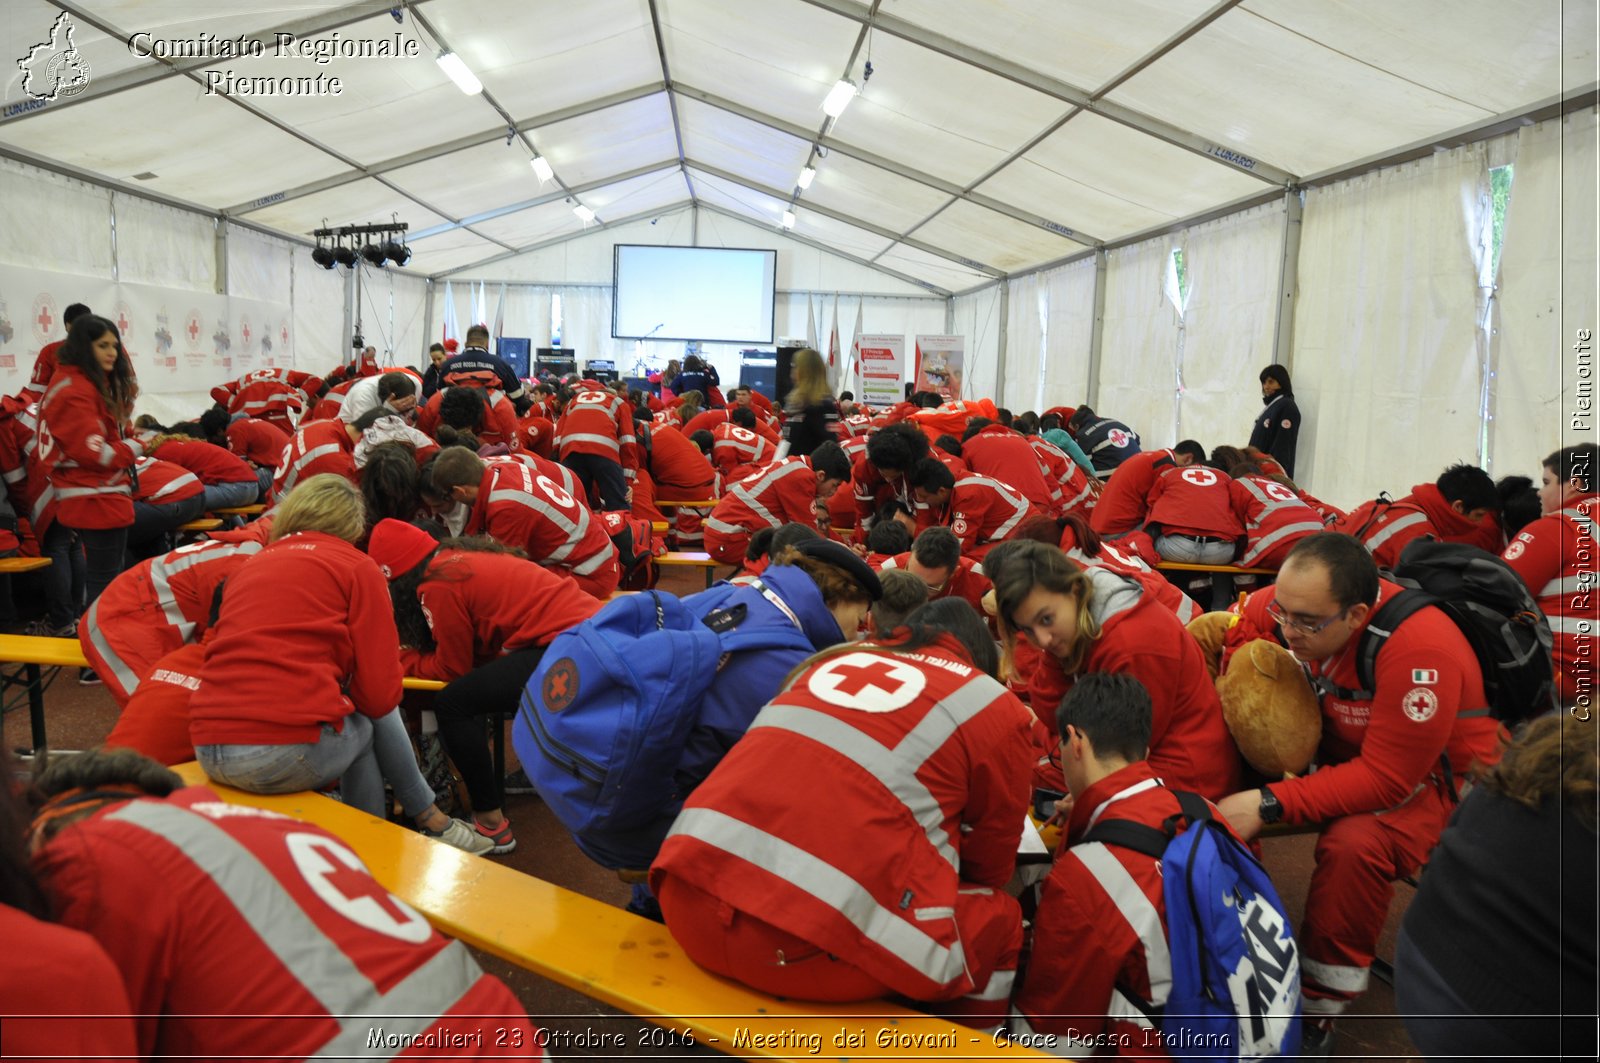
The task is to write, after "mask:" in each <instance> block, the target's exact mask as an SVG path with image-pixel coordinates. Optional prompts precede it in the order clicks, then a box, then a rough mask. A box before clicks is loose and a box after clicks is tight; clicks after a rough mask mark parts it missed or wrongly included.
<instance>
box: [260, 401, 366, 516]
mask: <svg viewBox="0 0 1600 1063" xmlns="http://www.w3.org/2000/svg"><path fill="white" fill-rule="evenodd" d="M355 451H356V444H355V440H353V439H351V438H350V433H349V431H348V430H347V429H346V427H345V423H344V422H343V421H312V422H311V423H310V424H308V425H306V426H305V427H304V428H302V429H300V430H299V431H298V432H296V433H295V434H294V438H293V439H292V440H290V442H289V447H288V449H287V450H285V451H284V452H283V459H282V464H280V465H279V466H278V474H277V475H276V476H274V477H273V478H272V491H271V492H270V493H269V494H268V498H269V499H270V500H271V502H272V504H273V505H277V504H278V503H279V502H282V501H283V499H284V496H285V495H287V494H288V493H289V492H290V491H293V490H294V488H295V485H296V484H298V483H300V482H301V481H303V480H309V479H310V478H311V477H313V476H318V475H321V474H322V473H325V472H331V473H333V474H335V475H337V476H343V477H344V478H345V479H347V480H349V481H350V482H351V483H354V484H358V483H360V482H361V474H360V473H359V472H357V471H356V459H355Z"/></svg>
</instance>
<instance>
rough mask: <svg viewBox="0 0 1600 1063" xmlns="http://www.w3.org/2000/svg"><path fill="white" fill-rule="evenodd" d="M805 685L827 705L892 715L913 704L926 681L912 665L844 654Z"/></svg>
mask: <svg viewBox="0 0 1600 1063" xmlns="http://www.w3.org/2000/svg"><path fill="white" fill-rule="evenodd" d="M806 685H807V686H808V687H809V688H810V689H811V692H812V693H813V694H815V695H816V696H817V697H819V698H821V699H822V700H823V701H825V702H827V703H828V704H830V705H837V706H839V707H840V708H842V709H856V710H859V711H861V712H893V711H895V710H896V709H903V708H905V707H906V706H907V705H909V704H911V703H912V702H913V701H915V700H916V699H917V697H918V695H920V694H921V693H922V691H923V688H925V687H926V686H927V685H928V677H927V676H926V675H924V674H923V673H922V670H921V669H919V668H917V667H916V666H915V665H912V664H907V663H906V662H904V661H900V660H896V659H895V658H893V657H889V656H885V655H883V654H878V653H847V654H845V655H843V656H842V657H835V658H834V659H833V660H831V661H829V662H828V663H827V664H824V665H823V666H822V667H820V668H818V669H817V670H816V671H814V672H812V673H811V678H810V679H808V680H807V681H806Z"/></svg>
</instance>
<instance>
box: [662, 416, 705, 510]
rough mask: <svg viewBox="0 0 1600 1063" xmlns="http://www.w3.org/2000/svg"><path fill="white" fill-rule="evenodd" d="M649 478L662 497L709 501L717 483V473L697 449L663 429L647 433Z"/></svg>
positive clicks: (686, 439) (673, 430) (678, 434)
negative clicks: (704, 499)
mask: <svg viewBox="0 0 1600 1063" xmlns="http://www.w3.org/2000/svg"><path fill="white" fill-rule="evenodd" d="M650 475H651V476H653V477H655V481H656V487H657V488H658V493H659V494H660V496H661V497H662V498H679V499H697V498H710V497H711V490H712V485H713V483H714V482H715V481H716V470H714V469H713V468H712V467H711V462H710V460H709V459H708V458H707V457H706V456H705V454H704V453H703V452H702V451H701V450H700V448H699V447H697V446H695V445H694V444H693V443H691V442H689V437H688V436H686V435H684V434H683V433H682V432H680V431H678V430H677V429H676V428H666V427H658V428H656V429H655V430H653V431H652V432H651V433H650ZM669 491H670V492H672V493H671V494H668V493H667V492H669ZM680 491H682V492H686V493H684V494H678V492H680Z"/></svg>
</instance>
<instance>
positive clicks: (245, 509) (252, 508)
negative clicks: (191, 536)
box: [211, 502, 267, 517]
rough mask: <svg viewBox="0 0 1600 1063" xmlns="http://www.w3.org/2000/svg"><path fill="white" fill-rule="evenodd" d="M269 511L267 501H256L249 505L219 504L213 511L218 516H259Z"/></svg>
mask: <svg viewBox="0 0 1600 1063" xmlns="http://www.w3.org/2000/svg"><path fill="white" fill-rule="evenodd" d="M266 511H267V504H266V503H265V502H256V503H254V504H252V505H248V506H219V507H218V508H216V509H213V510H212V511H211V513H212V515H214V516H218V517H259V516H261V514H263V513H265V512H266Z"/></svg>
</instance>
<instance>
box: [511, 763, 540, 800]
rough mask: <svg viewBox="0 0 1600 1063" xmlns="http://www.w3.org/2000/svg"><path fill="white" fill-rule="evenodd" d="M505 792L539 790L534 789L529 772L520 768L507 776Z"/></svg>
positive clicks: (528, 792) (524, 792)
mask: <svg viewBox="0 0 1600 1063" xmlns="http://www.w3.org/2000/svg"><path fill="white" fill-rule="evenodd" d="M505 792H506V793H508V794H536V793H538V792H539V791H538V790H536V789H534V787H533V783H532V782H531V781H530V780H529V779H528V773H527V772H526V771H524V770H523V769H522V768H518V769H517V770H516V771H514V772H511V773H510V774H508V775H507V776H506V789H505Z"/></svg>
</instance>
